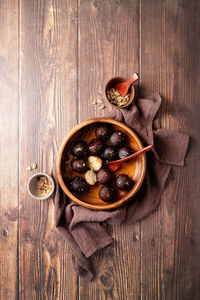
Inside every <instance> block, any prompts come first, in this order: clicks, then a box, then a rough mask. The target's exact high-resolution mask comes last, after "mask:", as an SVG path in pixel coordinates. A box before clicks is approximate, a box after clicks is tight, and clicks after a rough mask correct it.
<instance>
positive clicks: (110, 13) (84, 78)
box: [78, 1, 140, 300]
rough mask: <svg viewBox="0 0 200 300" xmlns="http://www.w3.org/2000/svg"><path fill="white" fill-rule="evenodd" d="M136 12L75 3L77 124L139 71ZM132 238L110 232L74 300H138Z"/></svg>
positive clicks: (121, 230)
mask: <svg viewBox="0 0 200 300" xmlns="http://www.w3.org/2000/svg"><path fill="white" fill-rule="evenodd" d="M138 9H139V6H138V2H137V1H134V2H133V1H124V2H121V1H80V2H79V10H78V12H79V13H78V16H79V24H78V28H79V31H78V32H79V44H78V48H79V56H78V62H79V85H78V86H79V121H82V120H84V119H87V118H91V117H100V116H104V114H105V113H106V112H107V111H109V110H110V109H111V108H110V107H109V106H107V107H106V108H105V109H103V110H100V109H99V108H98V106H97V105H92V102H93V101H94V100H97V99H102V100H105V95H104V91H105V85H106V82H107V81H108V80H109V79H110V78H112V77H114V76H122V77H126V78H128V77H129V76H130V74H131V73H134V71H135V72H137V71H138V70H139V65H138V53H139V52H138V46H139V40H138V20H139V16H138ZM133 228H134V229H133ZM134 233H135V234H136V236H137V239H138V240H139V237H140V224H139V223H138V224H135V225H134V227H133V226H124V227H120V226H119V227H115V228H113V236H114V239H115V240H117V242H116V243H115V244H114V245H113V246H111V247H109V248H108V249H105V250H104V251H102V252H101V253H100V254H97V255H95V257H94V259H93V261H94V266H95V270H96V273H97V276H96V279H95V281H94V282H92V283H89V282H87V280H85V279H83V278H80V287H79V299H81V300H82V299H127V297H129V299H133V297H134V298H135V299H137V298H138V297H139V295H140V277H139V276H138V274H139V269H140V248H139V247H137V246H136V247H135V248H134V255H133V253H132V251H129V250H130V249H131V248H132V244H133V239H134ZM119 237H120V238H122V241H123V242H124V243H123V242H120V238H119ZM125 241H126V242H125ZM134 244H136V243H134ZM139 244H140V242H139V243H138V245H139ZM125 253H126V254H125Z"/></svg>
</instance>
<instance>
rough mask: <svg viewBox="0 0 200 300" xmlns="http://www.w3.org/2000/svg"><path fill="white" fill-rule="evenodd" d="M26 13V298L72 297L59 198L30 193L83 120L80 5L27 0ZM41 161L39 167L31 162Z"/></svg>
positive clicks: (23, 282)
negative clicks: (56, 207)
mask: <svg viewBox="0 0 200 300" xmlns="http://www.w3.org/2000/svg"><path fill="white" fill-rule="evenodd" d="M20 6H21V16H20V20H21V23H20V33H21V35H20V43H21V44H20V53H21V61H20V94H21V104H20V107H21V110H20V124H21V126H20V153H21V155H20V186H21V191H20V206H21V213H20V251H19V254H20V299H70V297H71V296H72V289H73V271H72V270H73V268H72V265H71V253H70V251H69V248H68V246H66V245H65V242H64V241H63V240H62V239H61V238H60V236H58V233H57V232H56V230H55V228H54V225H53V224H54V222H53V203H52V199H49V200H48V201H37V200H33V199H32V198H30V197H29V196H28V194H27V190H26V183H27V180H28V178H29V177H30V176H31V175H32V173H35V172H38V171H44V172H47V173H50V172H51V170H52V166H53V162H54V159H55V154H56V152H57V149H58V146H59V145H60V143H61V141H62V139H63V137H64V136H65V135H66V133H67V131H68V130H69V128H70V127H73V126H74V125H75V124H76V123H77V118H76V115H77V112H76V111H77V109H76V107H77V105H76V101H77V77H76V70H77V62H76V52H77V41H76V37H77V35H76V32H77V23H76V13H77V6H76V3H74V1H53V2H52V1H46V0H45V1H22V2H21V3H20ZM34 161H35V162H37V164H38V169H37V170H35V171H33V172H31V173H28V172H26V171H25V170H26V167H27V166H28V165H30V164H31V163H33V162H34Z"/></svg>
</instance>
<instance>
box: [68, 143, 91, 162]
mask: <svg viewBox="0 0 200 300" xmlns="http://www.w3.org/2000/svg"><path fill="white" fill-rule="evenodd" d="M72 153H73V154H74V155H75V156H77V157H79V158H83V157H85V156H87V154H88V145H87V144H86V142H84V141H78V142H76V143H75V144H74V146H73V148H72Z"/></svg>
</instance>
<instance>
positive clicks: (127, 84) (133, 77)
mask: <svg viewBox="0 0 200 300" xmlns="http://www.w3.org/2000/svg"><path fill="white" fill-rule="evenodd" d="M138 78H139V77H138V74H137V73H134V74H133V75H132V76H131V77H130V78H129V79H128V80H127V81H126V82H125V84H126V86H127V87H128V88H129V86H130V85H131V84H133V83H134V82H135V81H136V80H138Z"/></svg>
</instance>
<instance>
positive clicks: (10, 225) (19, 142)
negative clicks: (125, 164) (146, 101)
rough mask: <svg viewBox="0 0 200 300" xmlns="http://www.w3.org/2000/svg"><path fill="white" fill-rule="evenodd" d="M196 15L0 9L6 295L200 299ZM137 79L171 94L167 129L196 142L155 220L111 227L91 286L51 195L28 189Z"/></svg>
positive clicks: (50, 6)
mask: <svg viewBox="0 0 200 300" xmlns="http://www.w3.org/2000/svg"><path fill="white" fill-rule="evenodd" d="M199 13H200V2H199V1H198V0H193V1H187V0H175V1H174V0H166V1H161V0H160V1H158V0H151V1H147V0H146V1H145V0H135V1H131V0H129V1H128V0H126V1H125V0H124V1H120V0H118V1H116V0H111V1H101V0H99V1H97V0H95V1H90V0H81V1H78V0H77V1H75V0H54V1H50V0H40V1H39V0H26V1H22V0H6V1H4V0H1V1H0V99H1V100H0V101H1V102H0V103H1V106H0V108H1V152H0V155H1V163H0V180H1V182H0V185H1V186H0V187H1V190H0V192H1V210H0V285H1V287H0V299H2V300H5V299H8V300H10V299H25V300H30V299H60V300H61V299H63V300H68V299H69V300H70V299H76V300H78V299H81V300H83V299H84V300H88V299H89V300H94V299H115V300H116V299H120V300H122V299H123V300H129V299H130V300H132V299H133V300H135V299H146V300H154V299H161V300H163V299H165V300H168V299H172V300H179V299H180V300H185V299H187V300H199V299H200V290H199V284H200V250H199V249H200V234H199V229H200V217H199V214H200V204H199V203H200V201H199V186H200V184H199V179H200V176H199V170H200V165H199V152H200V147H199V143H198V138H199V137H200V136H199V127H198V125H199V122H198V121H199V115H200V109H199V103H198V102H199V92H200V89H199V85H200V84H199V74H200V68H199V66H200V60H199V53H200V43H199V36H200V32H199V25H200V24H199V20H200V17H199ZM133 71H137V72H138V73H139V74H140V80H139V96H147V95H149V94H151V93H152V92H158V93H160V94H161V95H162V98H163V104H162V109H161V112H160V116H161V119H162V125H163V127H165V128H170V129H175V130H179V131H181V132H186V133H188V134H189V135H190V136H191V139H190V147H189V152H188V155H187V158H186V165H185V167H184V168H178V167H176V168H174V169H173V171H172V172H171V174H170V177H169V180H168V182H167V185H166V189H165V192H164V193H163V196H162V201H161V205H160V206H159V208H158V210H157V211H156V212H155V213H153V214H152V215H150V216H149V217H148V218H146V219H145V220H142V221H141V222H138V223H136V224H135V225H132V226H127V225H126V226H118V227H112V228H111V232H112V235H113V237H114V239H115V243H114V245H113V246H111V247H109V248H107V249H105V250H104V251H101V252H100V253H98V254H97V255H95V256H94V258H93V263H94V265H95V268H96V270H97V278H96V279H95V280H94V281H93V282H88V281H87V280H85V279H84V278H80V277H77V276H76V274H75V273H74V271H73V267H72V263H71V254H70V249H69V246H68V245H67V244H66V243H65V242H64V241H63V240H62V239H61V238H60V237H59V236H58V234H57V232H56V230H55V227H54V225H53V223H54V222H53V211H54V207H53V202H52V199H50V200H47V201H42V202H40V201H36V200H33V199H31V198H30V197H29V196H28V194H27V189H26V185H27V181H28V179H29V177H30V176H31V175H32V174H33V173H35V172H38V171H45V172H48V173H50V172H51V169H52V165H53V161H54V158H55V155H56V151H57V149H58V147H59V145H60V143H61V141H62V139H63V137H64V136H65V135H66V133H67V132H68V130H69V129H70V128H72V127H73V126H74V125H76V124H77V123H79V122H80V121H82V120H85V119H88V118H90V117H99V116H103V115H104V113H105V112H107V111H109V110H110V108H109V107H106V108H105V109H104V110H99V109H98V108H97V107H96V106H94V105H92V101H94V100H96V99H98V98H101V99H104V98H105V97H104V87H105V83H106V81H107V80H108V79H110V78H111V77H112V76H115V75H121V76H125V77H128V76H129V75H130V74H131V73H132V72H133ZM34 161H35V162H37V164H38V169H37V170H35V171H32V172H28V171H26V167H27V166H28V165H30V164H31V163H32V162H34Z"/></svg>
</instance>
